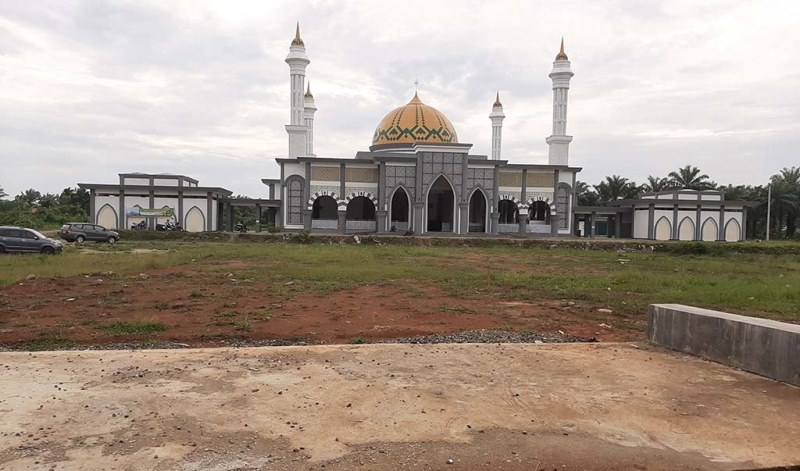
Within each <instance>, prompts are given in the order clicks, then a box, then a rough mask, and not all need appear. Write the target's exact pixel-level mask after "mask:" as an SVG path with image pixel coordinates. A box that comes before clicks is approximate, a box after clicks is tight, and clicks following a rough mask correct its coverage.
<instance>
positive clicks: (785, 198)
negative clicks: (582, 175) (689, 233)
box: [575, 165, 800, 239]
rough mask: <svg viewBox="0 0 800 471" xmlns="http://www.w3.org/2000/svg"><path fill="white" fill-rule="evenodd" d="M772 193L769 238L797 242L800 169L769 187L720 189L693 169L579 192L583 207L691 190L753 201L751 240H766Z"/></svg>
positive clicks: (616, 179) (787, 171) (581, 186)
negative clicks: (684, 189) (676, 190)
mask: <svg viewBox="0 0 800 471" xmlns="http://www.w3.org/2000/svg"><path fill="white" fill-rule="evenodd" d="M770 187H771V193H772V196H771V197H772V211H771V214H770V223H769V225H770V227H769V234H770V238H772V239H781V238H784V239H795V238H799V237H798V236H800V234H798V233H797V219H798V216H800V167H791V168H784V169H783V170H781V171H780V172H778V173H777V174H775V175H773V176H772V177H771V178H770V182H769V185H756V186H753V185H718V184H717V183H716V182H714V181H713V180H711V179H710V177H709V176H708V175H706V174H704V173H702V172H701V171H700V169H699V168H697V167H694V166H692V165H687V166H685V167H682V168H679V169H678V170H676V171H674V172H670V173H669V174H668V175H667V176H666V177H654V176H652V175H651V176H649V177H647V181H646V182H645V183H643V184H640V185H639V184H636V182H634V181H632V180H629V179H627V178H625V177H622V176H619V175H612V176H610V177H605V179H603V181H601V182H600V183H598V184H597V185H591V186H590V185H589V184H587V183H585V182H581V181H579V182H577V183H576V187H575V192H576V194H577V196H578V205H580V206H605V205H607V204H609V203H611V202H612V201H615V200H617V199H633V198H636V197H638V195H639V194H640V193H648V192H657V191H667V190H674V189H682V188H688V189H691V190H716V191H721V192H722V193H724V195H725V199H726V200H729V201H753V202H757V203H760V204H759V205H758V206H757V207H754V208H748V209H747V211H748V212H747V228H746V231H747V233H746V234H747V238H748V239H763V238H765V237H766V233H767V199H768V194H769V192H770V191H769V189H770Z"/></svg>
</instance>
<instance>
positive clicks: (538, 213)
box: [528, 201, 550, 224]
mask: <svg viewBox="0 0 800 471" xmlns="http://www.w3.org/2000/svg"><path fill="white" fill-rule="evenodd" d="M528 218H529V219H530V220H531V221H544V223H545V224H550V205H548V204H547V203H546V202H544V201H534V203H533V204H532V205H531V207H530V209H529V210H528Z"/></svg>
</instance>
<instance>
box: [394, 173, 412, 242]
mask: <svg viewBox="0 0 800 471" xmlns="http://www.w3.org/2000/svg"><path fill="white" fill-rule="evenodd" d="M401 190H402V192H403V194H404V195H405V199H406V203H405V204H406V206H407V207H406V208H405V211H402V209H403V208H402V207H401V205H400V204H398V205H397V206H398V207H397V208H395V199H394V198H395V196H397V192H398V191H401ZM388 200H389V229H390V230H392V228H394V229H395V230H403V231H405V230H408V229H411V195H410V194H409V193H408V190H407V189H406V187H405V185H404V184H402V183H400V184H398V185H397V186H395V187H394V189H393V190H392V192H391V193H389V198H388Z"/></svg>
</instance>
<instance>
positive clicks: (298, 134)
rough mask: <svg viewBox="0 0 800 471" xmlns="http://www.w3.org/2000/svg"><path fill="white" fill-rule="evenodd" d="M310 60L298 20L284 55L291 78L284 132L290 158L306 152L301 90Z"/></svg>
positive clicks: (305, 131)
mask: <svg viewBox="0 0 800 471" xmlns="http://www.w3.org/2000/svg"><path fill="white" fill-rule="evenodd" d="M310 62H311V61H310V60H308V57H306V45H305V44H304V43H303V40H302V39H300V23H299V22H298V23H297V30H296V31H295V35H294V39H293V40H292V45H291V46H289V55H288V56H286V63H287V64H289V77H290V79H291V86H290V90H291V116H290V119H289V124H287V125H286V132H287V133H288V134H289V157H290V158H291V157H297V156H303V155H306V154H307V149H306V140H307V139H308V129H307V128H306V126H305V124H304V123H303V117H304V116H303V115H304V113H305V111H304V107H305V101H304V98H303V90H304V89H305V79H306V67H307V66H308V64H309V63H310Z"/></svg>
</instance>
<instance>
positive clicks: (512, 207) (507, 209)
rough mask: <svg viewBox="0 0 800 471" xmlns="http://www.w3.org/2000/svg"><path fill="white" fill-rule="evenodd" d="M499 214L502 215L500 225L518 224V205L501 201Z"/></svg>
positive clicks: (498, 208)
mask: <svg viewBox="0 0 800 471" xmlns="http://www.w3.org/2000/svg"><path fill="white" fill-rule="evenodd" d="M497 212H498V213H500V220H499V223H500V224H516V222H517V203H515V202H513V201H511V200H500V202H499V203H498V204H497Z"/></svg>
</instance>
